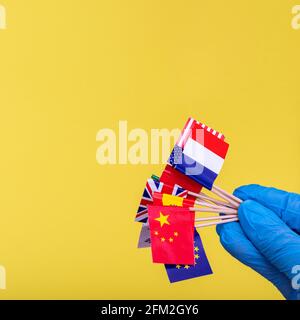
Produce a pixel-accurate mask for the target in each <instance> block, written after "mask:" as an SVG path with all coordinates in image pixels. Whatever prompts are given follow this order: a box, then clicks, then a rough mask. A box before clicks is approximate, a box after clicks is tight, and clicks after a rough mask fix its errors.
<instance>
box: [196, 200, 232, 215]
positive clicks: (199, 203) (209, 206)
mask: <svg viewBox="0 0 300 320" xmlns="http://www.w3.org/2000/svg"><path fill="white" fill-rule="evenodd" d="M195 204H197V205H199V206H203V207H208V208H212V209H218V210H220V212H222V210H224V209H225V210H226V209H232V208H228V207H223V206H216V205H215V204H211V203H209V202H205V201H197V200H196V201H195Z"/></svg>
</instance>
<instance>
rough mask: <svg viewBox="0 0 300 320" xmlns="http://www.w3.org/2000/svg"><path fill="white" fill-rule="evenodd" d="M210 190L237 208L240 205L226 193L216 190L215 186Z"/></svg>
mask: <svg viewBox="0 0 300 320" xmlns="http://www.w3.org/2000/svg"><path fill="white" fill-rule="evenodd" d="M211 192H213V193H214V194H216V195H218V196H219V197H220V198H223V199H224V200H226V201H228V202H229V203H230V204H231V205H232V206H233V207H235V208H238V207H239V205H240V203H239V202H237V201H235V200H233V199H232V198H230V197H228V196H227V195H225V194H224V193H222V192H221V191H219V190H217V189H216V188H215V186H213V187H212V189H211Z"/></svg>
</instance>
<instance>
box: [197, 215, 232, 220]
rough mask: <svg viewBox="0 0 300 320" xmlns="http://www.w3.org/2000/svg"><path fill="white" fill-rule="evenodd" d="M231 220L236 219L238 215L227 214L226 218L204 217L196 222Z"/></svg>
mask: <svg viewBox="0 0 300 320" xmlns="http://www.w3.org/2000/svg"><path fill="white" fill-rule="evenodd" d="M229 218H235V219H236V214H231V215H230V214H227V215H226V216H214V217H204V218H196V219H195V221H208V220H226V219H229Z"/></svg>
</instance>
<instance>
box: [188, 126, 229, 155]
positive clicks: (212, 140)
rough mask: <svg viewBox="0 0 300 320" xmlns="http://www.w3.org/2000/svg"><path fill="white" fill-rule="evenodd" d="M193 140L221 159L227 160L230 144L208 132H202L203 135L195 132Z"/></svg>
mask: <svg viewBox="0 0 300 320" xmlns="http://www.w3.org/2000/svg"><path fill="white" fill-rule="evenodd" d="M191 138H192V139H193V140H195V141H197V142H199V143H200V144H202V145H203V146H204V147H205V148H207V149H209V150H210V151H212V152H213V153H215V154H217V155H218V156H220V157H221V158H223V159H225V157H226V154H227V151H228V147H229V144H228V143H227V142H225V141H223V140H221V139H219V138H217V137H216V136H215V135H213V134H211V133H209V132H208V131H206V130H202V132H201V134H199V132H198V133H197V131H193V133H192V136H191Z"/></svg>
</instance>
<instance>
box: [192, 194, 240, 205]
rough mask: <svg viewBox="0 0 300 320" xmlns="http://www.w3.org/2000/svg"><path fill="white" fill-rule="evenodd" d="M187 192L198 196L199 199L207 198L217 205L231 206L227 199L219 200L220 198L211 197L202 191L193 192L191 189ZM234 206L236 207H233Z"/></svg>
mask: <svg viewBox="0 0 300 320" xmlns="http://www.w3.org/2000/svg"><path fill="white" fill-rule="evenodd" d="M188 194H189V195H191V196H192V197H195V198H199V199H202V200H208V201H210V202H212V203H214V204H217V205H220V206H223V207H230V208H232V206H231V204H230V203H229V202H227V201H221V200H217V199H214V198H211V197H209V196H207V195H205V194H204V193H202V192H200V193H195V192H192V191H188ZM234 208H236V207H234Z"/></svg>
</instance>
